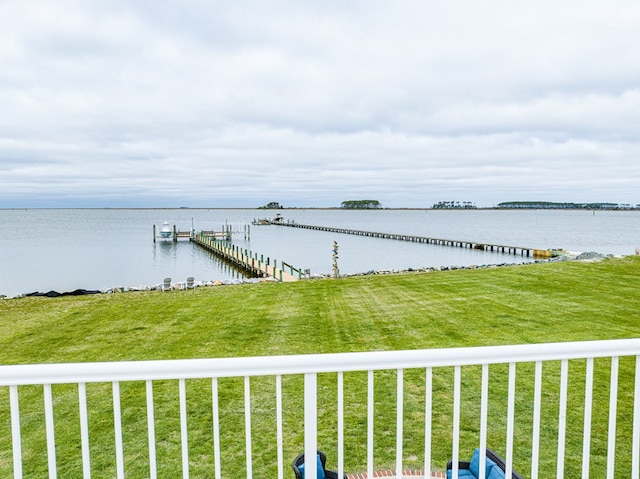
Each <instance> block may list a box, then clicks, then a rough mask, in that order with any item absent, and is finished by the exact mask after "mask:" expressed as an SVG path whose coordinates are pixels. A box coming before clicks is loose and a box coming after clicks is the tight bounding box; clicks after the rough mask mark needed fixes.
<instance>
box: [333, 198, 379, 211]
mask: <svg viewBox="0 0 640 479" xmlns="http://www.w3.org/2000/svg"><path fill="white" fill-rule="evenodd" d="M380 207H382V205H381V204H380V202H379V201H378V200H347V201H343V202H342V208H345V209H348V210H370V209H376V208H380Z"/></svg>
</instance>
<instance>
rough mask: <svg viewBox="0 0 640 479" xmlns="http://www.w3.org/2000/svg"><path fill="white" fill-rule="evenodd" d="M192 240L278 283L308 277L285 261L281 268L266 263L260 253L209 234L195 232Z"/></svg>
mask: <svg viewBox="0 0 640 479" xmlns="http://www.w3.org/2000/svg"><path fill="white" fill-rule="evenodd" d="M190 240H191V241H192V242H194V243H195V244H197V245H199V246H201V247H202V248H205V249H206V250H208V251H210V252H212V253H213V254H215V255H216V256H218V257H220V258H222V259H224V260H226V261H229V262H230V263H232V264H234V265H236V266H237V267H239V268H242V269H244V270H246V271H250V272H251V273H253V274H255V275H256V276H270V277H272V278H275V279H276V280H277V281H280V282H284V283H287V282H291V281H298V280H299V279H302V278H303V277H306V275H307V272H305V271H302V270H301V269H298V268H294V267H293V266H291V265H290V264H287V263H285V262H284V261H281V262H280V266H278V261H277V260H275V259H274V260H273V262H272V261H271V259H270V258H267V259H266V261H265V259H264V256H262V255H261V256H258V253H253V252H251V251H249V250H247V249H243V248H239V247H238V246H236V245H233V244H232V243H231V242H229V241H224V240H220V239H217V238H215V237H213V236H210V235H208V234H207V232H200V233H195V232H194V233H192V234H191V236H190Z"/></svg>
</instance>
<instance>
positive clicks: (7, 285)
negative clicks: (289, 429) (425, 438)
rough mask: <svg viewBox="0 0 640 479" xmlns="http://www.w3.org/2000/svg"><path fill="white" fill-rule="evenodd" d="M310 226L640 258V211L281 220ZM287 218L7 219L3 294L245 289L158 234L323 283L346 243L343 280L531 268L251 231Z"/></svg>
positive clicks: (217, 264)
mask: <svg viewBox="0 0 640 479" xmlns="http://www.w3.org/2000/svg"><path fill="white" fill-rule="evenodd" d="M280 213H282V214H283V216H284V217H285V219H287V220H292V221H295V222H297V223H302V224H312V225H324V226H333V227H348V228H353V229H361V230H368V231H381V232H388V233H404V234H409V235H421V236H429V237H435V238H444V239H453V240H463V241H464V240H466V241H476V242H484V243H495V244H505V245H512V246H524V247H532V248H540V249H547V248H564V249H566V250H568V251H572V252H585V251H596V252H599V253H603V254H614V255H629V254H634V251H635V248H636V247H640V212H637V211H597V212H595V213H593V212H591V211H578V210H569V211H563V210H524V211H515V210H468V211H464V210H461V211H456V210H374V211H345V210H316V209H309V210H304V209H300V210H281V211H280ZM274 214H275V212H273V211H264V210H242V209H231V210H229V209H210V210H209V209H169V210H166V209H162V210H153V209H149V210H120V209H64V210H55V209H51V210H49V209H30V210H0V226H1V227H2V231H3V232H4V233H3V234H2V235H0V294H4V295H7V296H15V295H17V294H23V293H29V292H34V291H43V292H46V291H50V290H55V291H71V290H74V289H78V288H85V289H106V288H111V287H116V286H117V287H123V286H128V287H131V286H143V285H155V284H159V283H160V282H161V281H162V278H164V277H171V278H173V281H184V280H185V279H186V277H187V276H195V277H196V279H197V280H201V281H207V280H216V279H220V280H226V279H234V278H237V279H240V278H242V277H243V275H242V273H241V272H239V271H236V270H235V269H234V268H232V267H230V266H228V265H227V264H225V263H224V262H222V261H220V260H218V259H217V258H215V257H213V256H212V255H211V254H210V253H208V252H206V251H204V250H202V249H200V248H198V247H197V246H195V245H193V244H191V243H190V242H189V241H187V240H181V241H179V242H178V243H177V244H176V243H173V242H170V241H159V242H156V243H154V242H153V225H154V224H155V225H157V226H158V228H159V227H160V225H161V224H162V223H163V222H164V221H168V222H169V223H170V224H171V225H176V226H177V228H178V229H180V230H189V229H191V227H192V225H193V227H194V228H195V229H196V230H201V229H207V230H209V229H214V230H216V231H220V230H221V229H222V227H223V225H230V226H231V227H232V229H233V231H234V235H233V242H234V243H235V244H237V245H240V246H242V247H244V248H247V249H250V250H252V251H254V252H257V253H259V254H261V255H264V257H265V258H266V257H270V258H272V259H274V258H275V259H277V260H279V261H280V260H283V261H286V262H287V263H289V264H292V265H294V266H296V267H300V268H303V269H306V268H309V269H310V270H311V272H312V273H318V274H330V273H331V271H332V259H331V248H332V244H333V241H337V242H338V244H339V253H340V258H339V267H340V272H341V273H342V274H352V273H360V272H366V271H370V270H389V269H407V268H414V269H417V268H422V267H427V266H450V265H458V266H465V265H471V264H476V265H480V264H500V263H518V262H524V261H527V259H526V258H522V257H520V256H511V255H504V254H500V253H491V252H482V251H473V250H468V249H462V248H453V247H445V246H436V245H424V244H414V243H408V242H402V241H392V240H384V239H377V238H366V237H359V236H350V235H341V234H337V233H326V232H319V231H309V230H302V229H297V228H283V227H278V226H253V225H252V226H251V227H250V237H249V238H247V239H245V233H244V232H245V225H250V223H251V222H252V220H253V219H256V218H261V217H273V216H274Z"/></svg>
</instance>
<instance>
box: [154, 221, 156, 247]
mask: <svg viewBox="0 0 640 479" xmlns="http://www.w3.org/2000/svg"><path fill="white" fill-rule="evenodd" d="M153 242H154V243H155V242H156V225H153Z"/></svg>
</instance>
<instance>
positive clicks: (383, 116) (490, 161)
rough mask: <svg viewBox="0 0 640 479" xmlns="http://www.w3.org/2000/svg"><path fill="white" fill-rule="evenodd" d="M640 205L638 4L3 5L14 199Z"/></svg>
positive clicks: (15, 1)
mask: <svg viewBox="0 0 640 479" xmlns="http://www.w3.org/2000/svg"><path fill="white" fill-rule="evenodd" d="M348 199H376V200H379V201H380V202H381V203H382V205H383V206H385V207H430V206H432V205H433V204H434V203H436V202H438V201H447V200H458V201H471V202H474V203H475V204H476V205H477V206H493V205H495V204H498V203H500V202H503V201H512V200H545V201H575V202H591V201H604V202H614V203H631V204H637V203H640V2H638V0H608V1H607V2H603V1H601V0H597V1H596V0H580V1H578V0H561V1H558V0H538V1H536V2H524V1H518V0H514V1H506V0H503V1H496V0H483V1H477V0H470V1H461V0H446V1H444V0H443V1H430V0H415V1H412V0H407V1H405V0H398V1H389V0H387V1H376V0H366V1H365V0H363V1H332V0H328V1H304V0H298V1H287V0H270V1H253V2H248V1H243V0H234V1H228V2H221V1H205V0H175V1H173V0H166V1H165V0H149V1H124V0H123V1H119V0H109V1H92V0H78V1H70V0H52V1H46V0H43V1H36V0H0V208H1V207H5V208H6V207H37V206H42V207H59V206H78V207H117V206H130V207H171V206H191V207H233V206H238V207H257V206H261V205H264V204H266V203H268V202H270V201H277V202H279V203H280V204H282V205H284V206H291V207H295V206H300V207H311V206H319V207H323V206H340V203H341V202H342V201H344V200H348Z"/></svg>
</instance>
